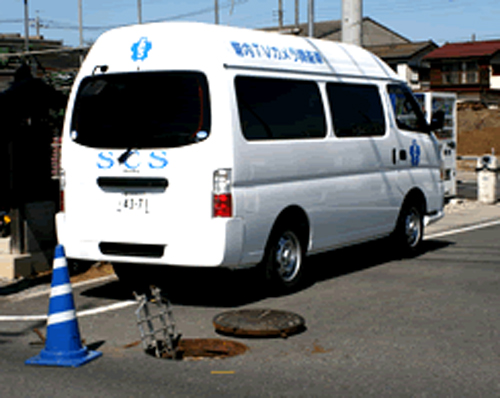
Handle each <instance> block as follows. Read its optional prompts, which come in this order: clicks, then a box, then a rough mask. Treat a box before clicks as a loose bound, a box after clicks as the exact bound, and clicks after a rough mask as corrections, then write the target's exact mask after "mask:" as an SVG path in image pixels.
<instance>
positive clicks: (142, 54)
mask: <svg viewBox="0 0 500 398" xmlns="http://www.w3.org/2000/svg"><path fill="white" fill-rule="evenodd" d="M152 47H153V44H152V43H151V42H150V41H149V40H148V38H147V37H141V38H140V39H139V41H138V42H137V43H134V44H133V45H132V47H131V50H132V59H133V60H134V61H144V60H145V59H146V58H147V57H148V55H149V51H150V50H151V48H152Z"/></svg>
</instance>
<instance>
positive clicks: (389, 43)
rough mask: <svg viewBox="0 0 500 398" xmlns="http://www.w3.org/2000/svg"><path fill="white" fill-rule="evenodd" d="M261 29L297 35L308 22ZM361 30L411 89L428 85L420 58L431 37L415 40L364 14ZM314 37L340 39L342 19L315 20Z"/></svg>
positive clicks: (304, 31) (373, 49)
mask: <svg viewBox="0 0 500 398" xmlns="http://www.w3.org/2000/svg"><path fill="white" fill-rule="evenodd" d="M263 30H265V31H268V32H279V33H282V34H293V35H298V36H307V35H308V25H307V23H303V24H299V25H298V26H295V25H288V26H284V27H283V28H282V29H279V28H277V27H272V28H265V29H263ZM362 32H363V34H362V35H363V37H362V43H363V47H364V48H366V49H367V50H368V51H371V52H373V53H374V54H376V55H378V56H379V57H380V58H382V59H383V60H384V61H385V62H387V63H388V64H389V66H391V67H392V69H394V71H395V72H397V73H398V74H399V75H400V76H401V77H403V78H404V79H406V81H407V82H408V84H409V85H410V86H411V87H412V89H414V90H426V89H427V88H428V86H429V84H430V82H429V71H430V69H429V67H430V66H429V64H428V63H425V62H423V61H422V58H423V57H424V56H425V55H426V54H427V53H429V52H431V51H433V50H434V49H436V48H437V47H438V46H437V45H436V44H435V43H434V42H433V41H430V40H429V41H425V42H418V43H414V42H412V41H411V40H409V39H407V38H406V37H404V36H401V35H400V34H399V33H396V32H394V31H393V30H391V29H389V28H387V27H386V26H384V25H382V24H380V23H378V22H377V21H375V20H373V19H371V18H369V17H364V18H363V27H362ZM314 37H315V38H316V39H323V40H332V41H341V40H342V21H341V20H332V21H323V22H315V23H314Z"/></svg>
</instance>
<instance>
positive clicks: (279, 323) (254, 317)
mask: <svg viewBox="0 0 500 398" xmlns="http://www.w3.org/2000/svg"><path fill="white" fill-rule="evenodd" d="M213 324H214V326H215V330H216V331H217V332H219V333H221V334H224V335H232V336H244V337H285V338H286V337H288V336H291V335H293V334H297V333H300V332H302V331H304V330H305V320H304V318H302V317H301V316H300V315H297V314H294V313H293V312H288V311H278V310H270V309H243V310H236V311H227V312H223V313H222V314H219V315H217V316H215V318H214V319H213Z"/></svg>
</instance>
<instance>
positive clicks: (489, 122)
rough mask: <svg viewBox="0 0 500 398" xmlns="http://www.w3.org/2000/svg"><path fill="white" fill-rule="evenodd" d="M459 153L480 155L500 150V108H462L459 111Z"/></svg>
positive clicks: (462, 154) (461, 154) (460, 154)
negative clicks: (493, 149)
mask: <svg viewBox="0 0 500 398" xmlns="http://www.w3.org/2000/svg"><path fill="white" fill-rule="evenodd" d="M457 114H458V116H457V118H458V121H457V131H458V133H457V134H458V139H457V154H458V155H459V156H480V155H483V154H485V153H491V149H492V148H495V151H496V152H500V110H498V109H480V110H473V109H460V110H459V111H458V112H457Z"/></svg>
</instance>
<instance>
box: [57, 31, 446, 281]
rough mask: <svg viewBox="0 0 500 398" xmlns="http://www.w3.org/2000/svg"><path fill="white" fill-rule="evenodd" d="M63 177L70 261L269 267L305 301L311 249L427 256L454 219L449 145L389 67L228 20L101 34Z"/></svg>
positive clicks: (74, 97) (81, 88)
mask: <svg viewBox="0 0 500 398" xmlns="http://www.w3.org/2000/svg"><path fill="white" fill-rule="evenodd" d="M62 169H63V182H62V193H63V195H62V197H63V200H62V204H63V205H62V208H61V211H60V212H59V213H58V214H57V217H56V220H57V231H58V238H59V241H60V243H62V244H63V245H64V246H65V249H66V254H67V257H68V259H70V260H72V259H74V260H91V261H109V262H111V263H113V264H116V267H115V270H116V272H117V274H118V275H119V276H120V277H121V278H126V277H131V276H132V277H133V275H130V274H131V273H132V274H135V275H140V274H141V272H145V270H146V269H148V267H145V265H158V266H161V265H173V266H183V267H194V266H196V267H229V268H238V267H248V266H254V265H259V266H261V267H262V269H263V270H264V271H265V273H264V274H265V275H266V278H267V279H268V281H270V282H272V284H273V286H275V287H276V288H279V289H291V288H295V287H296V286H297V285H298V284H299V283H300V282H301V281H302V277H303V273H304V269H305V267H307V265H305V264H304V259H305V257H306V255H307V254H313V253H320V252H325V251H329V250H332V249H335V248H339V247H344V246H348V245H352V244H356V243H359V242H364V241H369V240H373V239H377V238H381V237H384V236H389V235H393V236H394V238H395V242H397V243H396V244H395V245H394V248H395V249H396V248H397V249H402V250H404V251H406V252H416V251H417V250H418V248H419V246H420V244H421V241H422V237H423V231H424V225H426V224H428V223H430V222H433V221H436V220H438V219H439V218H440V217H442V215H443V186H442V181H441V176H440V155H439V149H438V146H437V142H436V139H435V137H434V136H433V134H432V133H431V131H430V128H429V126H428V125H427V123H426V121H425V119H424V116H423V115H422V112H421V111H420V109H419V107H418V105H417V103H416V101H415V100H414V98H413V95H412V93H411V91H410V90H409V89H408V88H407V87H406V85H405V84H404V82H403V81H401V79H400V78H399V77H398V76H397V75H396V74H395V73H394V72H393V71H392V70H391V69H390V68H389V67H388V66H387V65H386V64H384V62H383V61H381V60H380V59H379V58H377V57H376V56H375V55H373V54H371V53H369V52H367V51H365V50H363V49H361V48H359V47H356V46H352V45H345V44H341V43H335V42H329V41H321V40H311V39H307V38H299V37H293V36H288V35H279V34H276V33H264V32H259V31H252V30H245V29H237V28H230V27H221V26H215V25H205V24H197V23H158V24H147V25H138V26H131V27H126V28H119V29H115V30H112V31H109V32H107V33H105V34H103V35H102V36H101V37H100V38H99V39H98V40H97V42H96V43H95V44H94V46H93V47H92V49H91V50H90V52H89V54H88V56H87V58H86V59H85V61H84V63H83V65H82V68H81V70H80V72H79V74H78V76H77V79H76V81H75V84H74V87H73V90H72V93H71V96H70V100H69V105H68V109H67V116H66V120H65V125H64V133H63V144H62ZM124 264H128V266H124ZM131 265H133V266H131Z"/></svg>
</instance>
